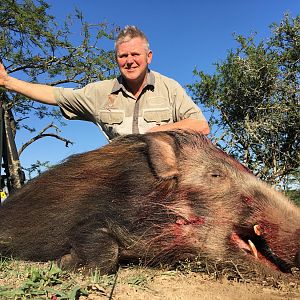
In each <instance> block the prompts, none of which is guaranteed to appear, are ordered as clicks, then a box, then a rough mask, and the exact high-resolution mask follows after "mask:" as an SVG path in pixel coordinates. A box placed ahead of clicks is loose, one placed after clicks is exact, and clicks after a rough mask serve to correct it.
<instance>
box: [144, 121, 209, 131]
mask: <svg viewBox="0 0 300 300" xmlns="http://www.w3.org/2000/svg"><path fill="white" fill-rule="evenodd" d="M176 129H187V130H194V131H198V132H201V133H203V134H209V132H210V129H209V126H208V123H207V121H206V120H205V119H200V120H196V119H183V120H181V121H177V122H175V123H172V124H165V125H160V126H156V127H153V128H151V129H150V130H149V131H148V132H155V131H167V130H176Z"/></svg>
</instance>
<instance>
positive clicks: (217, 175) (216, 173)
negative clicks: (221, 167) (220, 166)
mask: <svg viewBox="0 0 300 300" xmlns="http://www.w3.org/2000/svg"><path fill="white" fill-rule="evenodd" d="M210 176H211V177H222V174H221V173H219V172H214V173H211V174H210Z"/></svg>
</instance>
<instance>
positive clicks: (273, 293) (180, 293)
mask: <svg viewBox="0 0 300 300" xmlns="http://www.w3.org/2000/svg"><path fill="white" fill-rule="evenodd" d="M98 288H99V287H98ZM111 290H112V288H110V289H105V290H103V291H102V295H99V290H98V291H97V292H95V293H93V292H92V291H91V293H90V295H89V296H87V297H81V298H80V300H86V299H89V300H101V299H115V300H132V299H134V300H148V299H149V300H150V299H151V300H160V299H162V300H196V299H201V300H206V299H207V300H214V299H216V300H217V299H220V300H221V299H222V300H227V299H228V300H250V299H251V300H256V299H257V300H258V299H259V300H262V299H266V300H279V299H300V286H299V284H297V283H295V282H292V281H291V282H290V283H287V284H282V285H280V284H279V285H278V286H277V287H270V286H267V285H266V286H264V283H263V282H261V283H257V284H254V283H238V282H234V281H228V280H226V279H224V280H219V279H218V280H216V279H212V278H211V276H208V275H205V274H201V273H193V272H189V273H182V272H175V271H166V272H162V271H153V270H152V271H151V270H140V271H137V270H122V271H121V272H119V275H118V279H117V282H116V285H115V288H114V290H113V294H112V295H111ZM110 297H111V298H110Z"/></svg>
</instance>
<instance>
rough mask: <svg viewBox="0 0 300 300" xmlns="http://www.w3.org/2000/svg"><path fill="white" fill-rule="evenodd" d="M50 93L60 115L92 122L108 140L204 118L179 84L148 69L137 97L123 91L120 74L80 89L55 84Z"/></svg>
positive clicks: (124, 89)
mask: <svg viewBox="0 0 300 300" xmlns="http://www.w3.org/2000/svg"><path fill="white" fill-rule="evenodd" d="M54 95H55V99H56V101H57V103H58V105H59V106H60V109H61V111H62V114H63V115H64V117H66V118H67V119H72V120H86V121H90V122H93V123H95V124H96V125H97V126H99V127H100V129H101V130H102V131H103V133H104V134H105V136H106V137H107V138H108V139H109V140H111V139H113V138H115V137H117V136H119V135H125V134H130V133H145V132H146V131H148V130H149V129H151V128H153V127H155V126H159V125H163V124H168V123H174V122H177V121H180V120H183V119H187V118H192V119H197V120H205V118H204V116H203V114H202V112H201V110H200V108H199V107H198V106H197V105H196V104H195V103H194V102H193V101H192V99H191V98H190V97H189V96H188V95H187V94H186V92H185V90H184V89H183V88H182V87H181V86H180V85H179V83H177V82H176V81H174V80H173V79H170V78H168V77H165V76H163V75H161V74H159V73H157V72H154V71H149V73H148V75H147V84H146V85H145V87H144V89H143V91H142V92H141V94H140V95H139V97H138V98H137V99H136V98H135V97H134V96H133V94H132V93H130V92H129V91H127V90H126V88H125V86H124V85H123V83H122V77H121V76H120V77H118V78H116V79H112V80H103V81H99V82H94V83H90V84H88V85H86V86H85V87H83V88H81V89H71V88H57V87H56V88H55V89H54Z"/></svg>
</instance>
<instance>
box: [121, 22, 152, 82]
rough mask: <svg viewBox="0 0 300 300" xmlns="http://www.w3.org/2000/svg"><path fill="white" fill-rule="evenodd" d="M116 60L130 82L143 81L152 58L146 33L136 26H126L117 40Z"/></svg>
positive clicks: (123, 74)
mask: <svg viewBox="0 0 300 300" xmlns="http://www.w3.org/2000/svg"><path fill="white" fill-rule="evenodd" d="M115 52H116V60H117V63H118V65H119V68H120V72H121V74H122V76H123V77H124V78H125V79H126V80H127V81H128V82H130V83H142V82H144V80H145V76H146V74H147V70H148V65H149V64H150V63H151V60H152V51H151V50H150V48H149V42H148V39H147V37H146V36H145V34H144V33H143V32H142V31H141V30H139V29H138V28H137V27H135V26H126V27H125V28H124V29H123V30H122V31H121V32H120V33H119V35H118V37H117V39H116V42H115Z"/></svg>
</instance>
